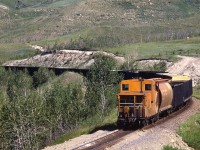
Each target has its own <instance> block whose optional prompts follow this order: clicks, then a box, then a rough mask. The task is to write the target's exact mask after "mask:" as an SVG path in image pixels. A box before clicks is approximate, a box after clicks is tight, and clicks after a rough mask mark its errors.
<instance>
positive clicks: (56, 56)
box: [3, 50, 125, 68]
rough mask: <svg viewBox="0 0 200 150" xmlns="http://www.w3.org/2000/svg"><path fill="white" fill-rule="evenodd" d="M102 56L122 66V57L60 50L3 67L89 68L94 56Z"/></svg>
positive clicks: (12, 62)
mask: <svg viewBox="0 0 200 150" xmlns="http://www.w3.org/2000/svg"><path fill="white" fill-rule="evenodd" d="M98 54H103V55H107V56H110V57H113V58H114V59H115V60H116V61H117V62H118V63H120V64H122V63H123V62H124V61H125V59H124V57H119V56H116V55H114V54H112V53H107V52H103V51H79V50H60V51H57V52H53V53H45V54H40V55H36V56H34V57H31V58H27V59H23V60H14V61H9V62H6V63H4V64H3V65H4V66H37V67H65V68H89V67H90V65H91V64H93V63H94V57H95V55H98Z"/></svg>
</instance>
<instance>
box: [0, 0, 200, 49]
mask: <svg viewBox="0 0 200 150" xmlns="http://www.w3.org/2000/svg"><path fill="white" fill-rule="evenodd" d="M0 4H2V5H1V7H7V8H8V9H0V42H30V41H36V40H44V39H49V38H56V37H58V36H65V35H69V37H70V38H71V37H72V38H73V33H76V34H78V35H80V36H81V37H83V38H90V39H96V40H102V42H103V40H105V39H112V38H113V39H112V40H113V43H114V44H113V45H116V44H117V43H118V44H120V43H121V44H124V43H132V42H139V41H141V40H144V41H151V40H155V39H158V40H159V39H161V40H165V39H166V40H167V39H170V38H171V39H176V38H184V37H186V36H192V35H197V34H199V33H200V30H199V29H200V25H199V22H200V15H199V13H200V11H199V8H200V2H199V0H18V1H14V0H0ZM113 45H112V44H111V45H110V46H113ZM108 46H109V44H108Z"/></svg>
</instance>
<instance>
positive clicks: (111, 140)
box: [73, 100, 193, 150]
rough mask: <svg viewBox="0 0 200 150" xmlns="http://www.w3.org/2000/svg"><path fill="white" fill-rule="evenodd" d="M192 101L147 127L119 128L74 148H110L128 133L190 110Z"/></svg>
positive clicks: (82, 149) (90, 149) (78, 149)
mask: <svg viewBox="0 0 200 150" xmlns="http://www.w3.org/2000/svg"><path fill="white" fill-rule="evenodd" d="M192 103H193V101H192V100H191V101H190V102H188V103H187V104H186V105H185V106H183V107H182V108H180V109H179V110H177V111H175V112H173V113H171V114H170V115H168V116H166V117H162V118H160V119H159V120H158V121H156V122H155V123H152V124H149V125H147V126H145V127H142V128H136V129H126V130H117V131H115V132H113V133H111V134H109V135H107V136H104V137H101V138H99V139H97V140H94V141H92V142H88V143H86V144H83V145H81V146H79V147H76V148H74V149H73V150H103V149H106V148H109V147H111V146H112V145H115V144H116V143H118V142H120V141H121V140H123V139H124V137H125V136H126V135H128V134H131V133H133V132H136V131H139V130H148V129H150V128H153V127H155V126H157V125H159V124H162V123H164V122H166V121H169V120H170V119H172V118H174V117H176V116H177V115H179V114H181V113H182V112H184V111H186V110H188V109H189V108H190V107H191V105H192Z"/></svg>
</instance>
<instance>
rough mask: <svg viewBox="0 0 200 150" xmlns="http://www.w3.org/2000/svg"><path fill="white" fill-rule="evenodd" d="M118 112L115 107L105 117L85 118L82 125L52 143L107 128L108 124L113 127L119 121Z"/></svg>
mask: <svg viewBox="0 0 200 150" xmlns="http://www.w3.org/2000/svg"><path fill="white" fill-rule="evenodd" d="M116 112H117V110H115V109H114V110H112V112H111V113H110V114H109V115H108V116H106V117H105V118H103V119H100V117H99V116H94V117H93V118H90V119H88V120H85V121H84V122H83V123H82V125H81V126H80V127H78V128H76V129H73V130H71V131H70V132H68V133H66V134H64V135H63V136H61V137H59V138H58V139H56V140H55V141H54V142H52V143H51V144H50V145H56V144H60V143H63V142H65V141H67V140H69V139H72V138H75V137H78V136H80V135H83V134H90V133H91V132H95V131H96V130H97V129H104V130H106V128H107V127H108V126H112V127H113V126H115V123H116V121H117V117H116Z"/></svg>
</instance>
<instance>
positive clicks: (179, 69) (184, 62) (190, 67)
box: [167, 56, 200, 86]
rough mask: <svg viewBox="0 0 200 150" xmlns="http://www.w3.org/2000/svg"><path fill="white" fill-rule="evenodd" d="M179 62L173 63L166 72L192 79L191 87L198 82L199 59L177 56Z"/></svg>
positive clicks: (199, 74)
mask: <svg viewBox="0 0 200 150" xmlns="http://www.w3.org/2000/svg"><path fill="white" fill-rule="evenodd" d="M178 57H179V58H181V60H180V61H178V62H177V63H174V64H173V65H172V66H170V67H169V68H168V69H167V72H169V73H172V74H179V75H188V76H191V77H192V80H193V86H196V85H197V83H198V82H199V81H200V58H195V57H186V56H178Z"/></svg>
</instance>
